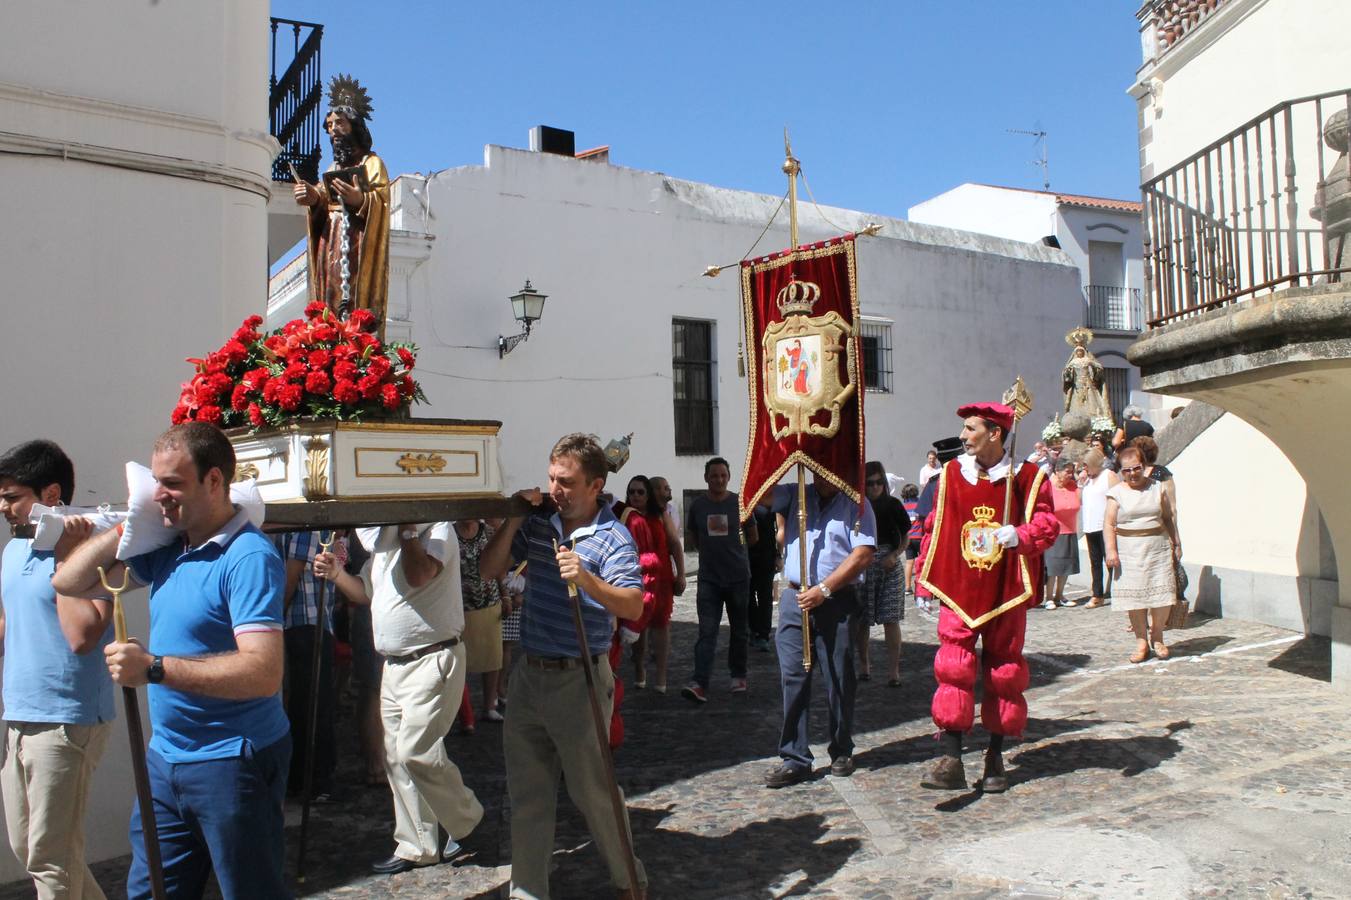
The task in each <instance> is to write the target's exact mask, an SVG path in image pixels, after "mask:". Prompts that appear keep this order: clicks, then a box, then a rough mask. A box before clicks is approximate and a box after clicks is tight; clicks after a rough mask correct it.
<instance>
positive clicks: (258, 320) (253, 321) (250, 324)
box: [243, 315, 263, 330]
mask: <svg viewBox="0 0 1351 900" xmlns="http://www.w3.org/2000/svg"><path fill="white" fill-rule="evenodd" d="M261 324H263V317H262V316H259V315H252V316H249V317H248V318H247V319H245V320H244V325H243V327H244V328H248V329H250V330H253V329H256V328H257V327H258V326H259V325H261Z"/></svg>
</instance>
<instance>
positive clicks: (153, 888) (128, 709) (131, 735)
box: [99, 566, 169, 900]
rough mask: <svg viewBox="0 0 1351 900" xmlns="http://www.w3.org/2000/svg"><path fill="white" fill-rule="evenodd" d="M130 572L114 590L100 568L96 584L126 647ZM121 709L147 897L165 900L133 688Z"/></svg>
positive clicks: (126, 689)
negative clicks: (100, 586)
mask: <svg viewBox="0 0 1351 900" xmlns="http://www.w3.org/2000/svg"><path fill="white" fill-rule="evenodd" d="M128 577H129V570H128V569H126V568H124V569H123V570H122V584H121V585H120V586H118V587H113V586H112V585H111V584H109V583H108V575H107V573H106V572H104V571H103V566H99V581H101V582H103V589H104V590H105V591H107V592H108V593H110V594H112V595H113V636H114V637H115V638H116V639H117V642H118V643H119V644H125V643H127V640H128V638H127V614H126V612H125V611H124V610H123V608H122V592H123V591H125V590H126V589H127V585H128ZM122 708H123V711H124V712H125V713H126V714H127V738H128V739H129V740H130V742H131V773H132V776H133V777H134V778H135V780H136V803H137V806H138V808H139V809H140V811H141V838H142V840H143V841H144V842H145V867H146V869H147V870H148V871H149V873H150V896H151V897H153V898H155V900H168V896H169V894H168V892H167V891H165V890H164V863H163V862H161V861H160V855H159V825H158V823H157V822H156V821H155V804H154V802H153V801H152V800H151V799H150V772H149V771H148V770H147V769H146V767H145V732H144V731H143V730H142V728H141V700H140V697H138V696H137V694H136V688H133V687H124V688H122Z"/></svg>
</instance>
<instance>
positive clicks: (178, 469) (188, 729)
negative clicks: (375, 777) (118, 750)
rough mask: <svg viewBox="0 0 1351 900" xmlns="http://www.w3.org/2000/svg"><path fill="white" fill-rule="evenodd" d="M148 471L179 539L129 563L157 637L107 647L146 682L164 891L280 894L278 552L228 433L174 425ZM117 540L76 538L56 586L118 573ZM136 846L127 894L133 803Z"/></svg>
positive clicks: (110, 660) (286, 750)
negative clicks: (246, 487) (249, 503)
mask: <svg viewBox="0 0 1351 900" xmlns="http://www.w3.org/2000/svg"><path fill="white" fill-rule="evenodd" d="M150 469H151V473H152V474H153V475H154V478H155V482H156V485H157V487H156V490H155V496H154V500H155V503H156V504H158V506H159V512H160V513H161V514H162V515H163V518H164V523H165V524H166V525H168V526H169V527H171V528H174V529H176V530H178V531H180V532H182V539H181V540H177V541H174V542H173V543H172V544H170V545H168V546H166V547H162V548H160V549H158V550H154V551H152V552H150V553H145V554H142V555H140V556H135V557H132V558H131V559H130V560H128V561H127V563H126V565H127V566H128V567H129V568H130V570H131V574H132V577H133V578H134V579H135V580H136V581H137V582H140V583H141V584H145V585H149V586H150V640H149V641H148V642H146V644H145V645H144V646H142V644H140V643H138V642H128V643H124V644H120V643H116V642H114V643H111V644H109V645H108V647H107V648H106V650H105V651H104V653H105V660H106V663H107V666H108V671H109V672H110V673H111V674H112V677H113V681H115V682H117V683H118V684H120V685H122V686H123V687H131V688H137V687H140V686H141V685H145V684H148V685H149V686H150V687H149V689H148V694H149V698H150V723H151V729H152V736H151V738H150V749H149V751H148V752H147V754H146V757H147V758H146V764H147V767H148V768H149V772H150V789H151V793H152V795H153V796H154V800H155V815H156V824H157V825H158V828H159V839H160V846H161V853H162V856H163V860H164V881H165V887H166V888H167V889H168V892H169V895H170V896H173V897H199V896H201V893H202V890H203V888H204V887H205V885H206V882H207V878H208V877H209V876H210V874H211V872H212V870H213V869H214V870H215V874H216V880H217V881H218V882H219V884H220V887H221V893H222V894H223V895H224V896H225V898H226V900H231V898H240V900H243V898H250V900H251V898H256V897H286V896H289V891H288V890H287V888H286V882H285V879H284V877H283V874H282V867H283V860H284V856H285V853H284V850H285V847H284V843H283V837H282V827H283V821H282V802H283V800H284V798H285V793H286V773H287V766H288V763H289V761H290V757H291V735H290V729H289V726H288V724H287V721H286V713H285V712H284V711H283V709H282V704H281V680H282V667H283V649H282V593H283V590H284V588H285V580H286V579H285V572H284V567H283V565H282V560H281V557H280V556H279V555H278V554H277V551H276V549H275V548H274V547H273V546H272V542H271V541H269V540H268V539H267V538H266V537H264V536H263V534H262V532H260V531H259V530H258V529H257V528H256V527H255V526H254V525H252V524H251V523H250V522H249V519H248V514H247V513H246V512H244V511H243V510H239V509H236V508H235V507H234V505H233V504H232V503H231V502H230V482H231V481H232V480H233V479H234V474H235V454H234V448H232V447H231V446H230V442H229V440H227V439H226V437H225V435H224V434H222V433H221V431H220V429H218V428H216V427H215V426H213V425H208V424H206V423H203V422H186V423H183V424H181V425H175V426H174V427H173V428H171V429H169V430H168V431H166V432H165V433H164V434H163V435H161V436H160V438H159V439H158V440H157V441H156V442H155V447H154V453H153V455H152V457H151V462H150ZM137 514H138V511H136V510H133V511H132V516H133V517H134V516H136V515H137ZM117 543H118V533H117V531H116V530H114V531H109V532H105V533H104V534H101V535H98V536H97V537H94V538H92V539H90V540H88V541H86V542H85V543H83V544H81V545H80V546H79V547H77V548H76V549H75V551H74V552H72V554H71V556H70V558H69V559H68V560H67V562H66V564H65V565H64V566H63V567H62V568H61V570H60V571H59V572H57V574H56V577H55V578H54V579H53V582H52V583H53V586H54V587H55V588H56V589H57V591H58V592H63V593H67V594H71V595H76V596H85V597H88V596H91V595H92V592H93V591H94V590H96V586H97V585H98V571H97V567H98V566H103V567H104V568H105V569H111V572H110V575H109V578H110V581H111V582H112V583H114V584H116V583H119V582H120V581H121V578H122V575H121V572H122V568H123V564H122V563H119V562H116V561H115V556H116V552H117ZM131 848H132V862H131V870H130V872H128V873H127V895H128V897H130V898H133V900H134V898H144V897H149V896H150V879H149V872H148V870H147V868H146V861H145V852H144V842H143V839H142V833H141V819H140V810H139V808H133V810H132V814H131Z"/></svg>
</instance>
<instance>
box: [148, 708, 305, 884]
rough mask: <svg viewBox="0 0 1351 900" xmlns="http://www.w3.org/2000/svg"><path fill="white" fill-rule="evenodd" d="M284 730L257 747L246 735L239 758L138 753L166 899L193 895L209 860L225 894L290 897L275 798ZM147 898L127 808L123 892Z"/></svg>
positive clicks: (279, 791) (284, 762)
mask: <svg viewBox="0 0 1351 900" xmlns="http://www.w3.org/2000/svg"><path fill="white" fill-rule="evenodd" d="M290 761H291V736H290V735H287V736H286V737H284V738H282V739H281V740H279V741H277V742H276V743H275V744H272V745H270V746H267V747H263V748H262V749H255V748H254V747H253V746H252V745H251V744H249V743H248V742H247V741H246V742H245V744H244V750H243V752H242V753H241V754H240V755H239V756H234V757H231V758H229V759H213V760H207V761H205V762H192V763H171V762H168V761H167V760H165V759H164V757H162V756H160V755H159V754H158V753H156V752H155V751H154V750H147V751H146V767H147V768H148V769H149V771H150V795H151V797H152V798H153V800H154V805H155V822H156V824H157V825H158V826H159V842H160V857H161V858H162V859H163V861H164V886H165V889H166V890H167V891H168V894H169V896H170V897H173V898H175V900H180V898H198V897H201V896H202V892H203V891H204V890H205V889H206V883H207V879H208V877H209V876H210V874H211V870H212V868H213V866H214V868H215V870H216V880H217V881H218V882H219V883H220V889H221V895H222V896H223V897H224V898H225V900H272V898H286V897H290V896H291V892H290V890H289V889H288V888H287V887H286V878H285V875H284V874H283V868H284V866H285V860H286V844H285V839H284V838H283V835H282V830H283V825H284V823H283V820H282V802H283V801H284V800H285V798H286V771H287V767H288V766H289V764H290ZM149 896H150V873H149V871H148V869H147V868H146V864H145V843H144V838H143V837H142V832H141V810H140V807H139V805H137V806H134V807H133V808H132V812H131V871H129V872H128V873H127V897H128V898H129V900H142V898H148V897H149Z"/></svg>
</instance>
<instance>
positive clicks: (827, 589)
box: [817, 581, 830, 600]
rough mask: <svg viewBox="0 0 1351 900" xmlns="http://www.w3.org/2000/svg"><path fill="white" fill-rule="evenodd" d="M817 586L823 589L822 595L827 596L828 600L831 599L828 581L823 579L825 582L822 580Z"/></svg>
mask: <svg viewBox="0 0 1351 900" xmlns="http://www.w3.org/2000/svg"><path fill="white" fill-rule="evenodd" d="M817 587H818V588H819V589H820V590H821V596H822V597H825V598H826V599H827V600H829V599H830V588H829V587H828V586H827V585H826V583H825V582H824V581H823V582H821V583H820V584H818V585H817Z"/></svg>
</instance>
